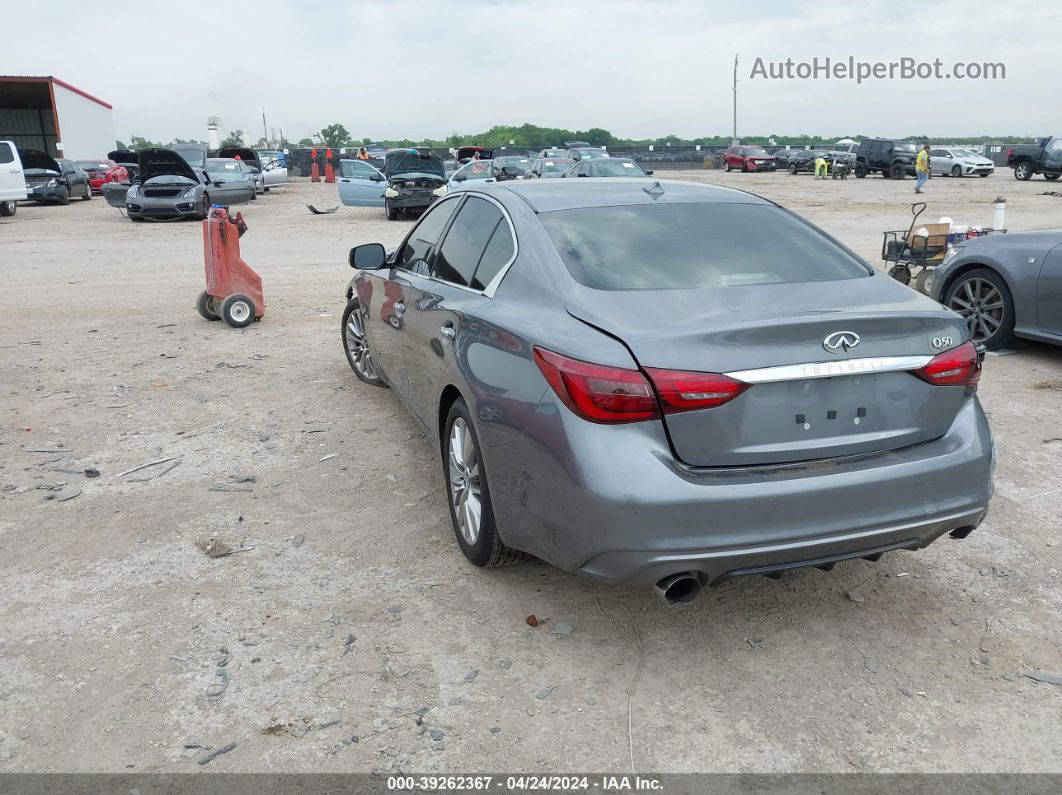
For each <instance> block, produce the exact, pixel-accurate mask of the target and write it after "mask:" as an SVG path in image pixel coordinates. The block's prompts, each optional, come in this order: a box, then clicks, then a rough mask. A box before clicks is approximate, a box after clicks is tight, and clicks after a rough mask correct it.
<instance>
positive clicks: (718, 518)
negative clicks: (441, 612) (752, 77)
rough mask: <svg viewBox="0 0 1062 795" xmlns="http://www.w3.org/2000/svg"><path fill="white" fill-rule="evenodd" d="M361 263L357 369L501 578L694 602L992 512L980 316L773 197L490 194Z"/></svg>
mask: <svg viewBox="0 0 1062 795" xmlns="http://www.w3.org/2000/svg"><path fill="white" fill-rule="evenodd" d="M764 229H770V230H771V234H769V235H765V234H763V230H764ZM350 262H351V265H352V266H353V267H355V268H357V269H358V272H357V273H356V275H355V276H354V278H353V279H352V280H351V282H350V284H349V285H348V287H347V291H346V298H347V305H346V309H345V311H344V313H343V319H342V340H343V345H344V349H345V351H346V355H347V358H348V361H349V363H350V364H351V366H352V368H353V369H354V372H355V374H356V375H357V377H358V378H360V379H361V380H362V381H363V382H365V383H366V384H369V385H373V386H381V387H382V386H390V387H391V389H392V390H393V392H394V393H395V395H396V396H397V397H398V399H399V400H400V401H401V402H403V403H404V404H405V405H406V406H407V407H408V408H409V410H410V413H411V414H412V415H413V417H414V418H415V419H416V421H418V422H419V423H420V424H421V425H422V426H423V428H424V429H425V430H426V432H427V433H428V435H429V438H431V439H433V440H435V442H436V444H437V449H438V450H439V463H440V465H441V466H442V470H443V474H444V482H445V483H446V484H447V485H446V488H447V491H448V497H449V504H450V518H451V520H452V523H453V527H454V532H455V536H456V539H457V544H458V545H459V546H460V548H461V550H462V552H463V553H464V554H465V556H466V557H467V558H468V559H469V560H470V561H471V562H472V563H474V564H476V565H478V566H493V565H498V564H503V563H511V562H515V561H517V560H520V559H522V558H524V557H526V556H527V555H528V554H530V555H534V556H536V557H538V558H541V559H543V560H546V561H548V562H550V563H552V564H554V565H556V566H559V567H561V568H563V569H567V570H570V571H574V572H578V573H580V574H584V575H586V576H588V577H592V578H595V579H598V580H602V581H607V582H623V583H641V584H655V585H656V586H657V587H658V589H659V591H660V592H661V593H662V594H663V595H664V597H665V599H666V600H667V601H668V602H670V603H674V602H678V601H687V600H689V599H692V598H693V597H694V596H696V594H697V593H698V592H699V591H700V589H701V588H702V586H704V585H708V584H714V583H719V582H722V581H724V580H727V579H729V578H731V577H736V576H739V575H745V574H767V575H772V576H774V575H778V574H779V573H780V572H782V571H784V570H786V569H790V568H795V567H802V566H816V567H819V568H823V569H829V568H831V567H832V566H833V565H834V564H835V563H836V562H837V561H840V560H845V559H847V558H869V559H871V560H876V559H877V558H879V557H880V556H881V555H882V554H884V553H885V552H888V551H891V550H899V549H919V548H921V547H924V546H926V545H927V544H929V543H931V542H933V541H934V540H936V539H937V538H939V537H940V536H942V535H946V534H949V533H950V534H951V535H952V536H953V537H956V538H964V537H965V536H967V535H968V534H969V533H970V532H971V531H972V530H973V529H974V528H976V527H977V525H978V524H979V523H980V522H981V520H982V518H983V517H984V515H985V512H986V510H987V508H988V502H989V498H990V497H991V494H992V482H991V473H992V466H993V445H992V438H991V434H990V431H989V426H988V422H987V420H986V418H985V414H984V412H983V411H982V410H981V406H980V404H979V402H978V400H977V394H976V387H977V381H978V377H979V375H980V367H981V365H980V355H979V351H978V350H977V349H975V347H974V345H973V344H972V343H971V342H970V341H969V338H968V336H967V327H966V324H965V323H964V322H963V320H962V318H960V317H959V316H958V315H956V314H955V313H954V312H951V311H949V310H947V309H945V308H943V307H942V306H940V305H939V304H937V303H936V302H934V301H932V300H930V299H929V298H926V297H925V296H922V295H919V294H918V293H916V292H915V291H913V290H910V289H908V288H906V287H904V286H903V285H901V284H899V283H898V282H896V281H895V280H893V279H891V278H889V277H888V276H887V275H885V274H883V273H880V272H877V271H875V269H874V268H872V267H871V266H870V265H868V264H867V263H866V262H865V261H863V260H862V259H860V258H859V257H858V256H857V255H856V254H854V253H852V252H851V251H849V250H848V249H847V248H845V247H844V246H842V245H841V244H840V243H838V242H837V241H836V240H834V239H832V238H831V237H829V236H828V235H827V234H825V233H824V232H822V231H821V230H819V229H817V228H816V227H814V226H812V225H811V224H809V223H807V222H806V221H804V220H802V219H800V218H799V217H797V216H796V215H794V214H793V213H790V212H788V211H787V210H785V209H783V208H781V207H779V206H777V205H776V204H774V203H772V202H770V201H767V200H765V199H761V198H758V197H756V196H753V195H751V194H749V193H745V192H743V191H736V190H730V189H727V188H721V187H715V186H709V185H704V184H693V183H686V182H672V181H666V180H661V181H659V182H656V181H650V180H646V179H644V178H642V179H621V178H607V179H595V178H589V179H577V180H573V179H559V180H512V181H509V182H504V183H493V184H477V185H470V186H467V187H466V188H464V189H463V190H461V191H458V192H455V193H451V194H449V195H447V196H446V197H444V198H442V199H440V200H439V201H438V202H436V203H435V204H434V205H433V206H432V207H431V208H430V209H429V210H428V211H427V212H425V213H424V215H423V216H422V217H421V218H420V220H419V222H418V223H417V225H416V226H415V227H414V228H413V229H412V230H411V231H410V232H409V233H408V235H407V236H406V238H405V240H404V241H403V242H402V244H401V245H400V246H399V247H398V248H397V249H396V250H395V251H394V252H393V253H392V254H391V255H387V254H386V253H385V251H384V247H383V246H382V245H380V244H377V243H371V244H365V245H360V246H357V247H355V248H353V249H352V250H351V252H350Z"/></svg>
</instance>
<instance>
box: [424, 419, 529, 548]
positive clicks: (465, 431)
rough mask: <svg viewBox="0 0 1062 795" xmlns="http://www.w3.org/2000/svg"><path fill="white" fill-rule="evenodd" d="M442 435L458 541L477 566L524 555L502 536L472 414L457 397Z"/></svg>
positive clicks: (454, 525) (448, 488) (451, 509)
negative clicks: (502, 538) (495, 517)
mask: <svg viewBox="0 0 1062 795" xmlns="http://www.w3.org/2000/svg"><path fill="white" fill-rule="evenodd" d="M445 427H446V430H445V434H444V436H443V450H442V455H443V473H444V474H445V475H446V487H447V492H448V496H449V500H448V502H449V504H450V521H451V522H452V523H453V527H454V535H455V536H456V537H457V545H458V546H459V547H461V551H462V552H463V553H464V555H465V557H466V558H468V560H469V561H470V562H472V563H473V564H475V565H476V566H504V565H506V564H509V563H519V562H520V561H522V560H526V559H527V557H528V556H527V553H525V552H520V551H519V550H515V549H510V548H509V547H507V546H506V545H505V543H504V542H503V541H502V540H501V536H500V535H499V534H498V526H497V524H496V523H495V521H494V509H493V507H492V505H491V501H490V489H489V488H488V486H487V473H486V470H485V469H484V467H483V457H482V456H481V455H480V449H479V439H478V437H477V436H476V429H475V426H474V425H473V424H472V416H471V414H469V411H468V406H466V405H465V401H464V400H463V399H461V398H458V399H457V400H456V401H454V404H453V405H452V406H451V407H450V412H449V414H448V415H447V417H446V426H445Z"/></svg>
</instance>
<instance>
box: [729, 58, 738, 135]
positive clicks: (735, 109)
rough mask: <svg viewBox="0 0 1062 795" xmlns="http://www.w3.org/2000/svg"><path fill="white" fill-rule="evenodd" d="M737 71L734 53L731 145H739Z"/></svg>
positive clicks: (736, 60)
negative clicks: (732, 135) (732, 131)
mask: <svg viewBox="0 0 1062 795" xmlns="http://www.w3.org/2000/svg"><path fill="white" fill-rule="evenodd" d="M737 69H738V54H737V53H734V137H733V138H732V139H731V141H730V143H731V144H734V145H737V142H738V137H737V83H738V81H737Z"/></svg>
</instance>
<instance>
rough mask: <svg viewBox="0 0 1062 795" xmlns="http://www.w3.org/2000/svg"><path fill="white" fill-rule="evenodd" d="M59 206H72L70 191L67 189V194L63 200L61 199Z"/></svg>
mask: <svg viewBox="0 0 1062 795" xmlns="http://www.w3.org/2000/svg"><path fill="white" fill-rule="evenodd" d="M59 204H62V205H64V206H65V205H67V204H70V190H69V189H67V190H66V192H65V193H64V194H63V198H61V199H60V200H59Z"/></svg>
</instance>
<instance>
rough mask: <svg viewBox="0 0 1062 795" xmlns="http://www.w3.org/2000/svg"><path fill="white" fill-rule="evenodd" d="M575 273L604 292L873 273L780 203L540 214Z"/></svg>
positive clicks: (630, 207)
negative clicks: (777, 204) (784, 208)
mask: <svg viewBox="0 0 1062 795" xmlns="http://www.w3.org/2000/svg"><path fill="white" fill-rule="evenodd" d="M538 217H539V219H541V221H542V224H543V225H544V226H545V228H546V231H547V232H548V233H549V236H550V238H551V239H552V240H553V245H554V246H556V247H557V252H558V253H559V254H560V255H561V259H563V260H564V264H565V265H566V266H567V267H568V271H569V272H570V273H571V275H572V278H574V279H575V280H576V281H577V282H579V283H580V284H584V285H586V286H587V287H592V288H594V289H597V290H656V289H660V290H662V289H678V288H697V287H739V286H743V285H752V284H787V283H798V282H820V281H833V280H837V279H856V278H859V277H861V276H869V275H870V272H869V271H868V270H867V267H866V266H865V265H863V264H862V262H861V261H860V260H858V259H857V258H855V257H854V256H853V255H851V254H849V253H848V252H846V251H845V250H844V249H842V248H840V247H839V246H838V245H836V244H835V243H833V242H832V241H831V240H830V239H829V238H827V237H826V236H824V235H823V234H822V233H820V232H819V231H818V230H816V229H814V228H813V227H811V226H809V225H808V224H806V223H804V222H803V221H801V220H800V219H799V218H797V217H796V216H794V215H792V214H790V213H788V212H786V211H785V210H782V209H781V208H779V207H774V206H771V205H762V204H723V203H717V202H706V203H697V204H635V205H628V206H622V207H588V208H580V209H576V210H555V211H553V212H545V213H540V214H539V216H538Z"/></svg>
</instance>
